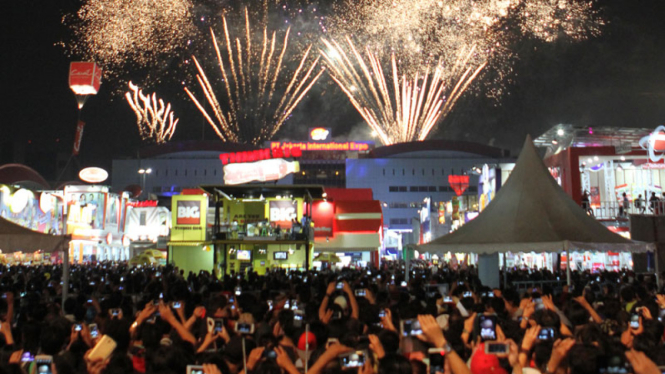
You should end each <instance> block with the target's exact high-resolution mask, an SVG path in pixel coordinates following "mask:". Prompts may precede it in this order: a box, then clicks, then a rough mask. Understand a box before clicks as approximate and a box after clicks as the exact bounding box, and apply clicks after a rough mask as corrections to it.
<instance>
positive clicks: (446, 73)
mask: <svg viewBox="0 0 665 374" xmlns="http://www.w3.org/2000/svg"><path fill="white" fill-rule="evenodd" d="M346 40H347V43H348V48H349V50H350V52H349V53H347V52H345V50H344V48H342V47H341V46H340V45H339V44H338V43H337V42H335V41H334V40H333V41H327V40H324V41H323V43H324V45H325V50H321V54H322V55H323V57H324V59H325V61H326V63H327V65H328V67H329V68H330V69H329V71H330V76H331V77H332V79H333V80H334V81H335V82H337V84H338V85H339V87H340V88H341V89H342V90H343V91H344V93H345V94H346V95H347V97H348V98H349V100H350V101H351V103H352V104H353V106H354V107H355V108H356V110H358V112H359V113H360V114H361V115H362V116H363V118H364V119H365V121H367V124H368V125H369V126H370V127H371V128H372V130H374V131H375V132H376V133H377V135H378V136H379V138H380V139H381V141H382V142H383V144H386V145H389V144H394V143H400V142H409V141H415V140H424V139H426V138H427V135H429V133H430V132H431V131H432V129H433V128H434V126H436V124H437V123H438V122H439V120H441V119H442V118H443V117H445V116H446V115H447V114H448V113H450V111H451V110H452V108H453V107H454V106H455V103H456V102H457V100H458V99H459V98H460V96H462V94H463V93H464V91H465V90H466V89H467V88H468V87H469V85H470V84H471V82H473V80H474V79H475V78H476V77H477V76H478V74H479V73H480V71H482V69H483V68H484V67H485V64H484V63H482V64H479V65H478V66H476V67H474V66H471V65H470V60H471V59H472V57H473V56H474V53H475V51H474V49H473V48H471V49H470V50H468V51H466V53H464V54H462V55H461V56H460V59H458V61H456V62H455V63H454V64H453V65H451V66H450V67H445V68H444V66H443V65H442V63H441V61H439V63H436V64H434V66H433V67H427V68H426V69H425V72H424V73H423V74H422V75H420V74H418V73H416V74H415V75H414V76H413V78H407V76H406V75H402V76H400V75H399V72H398V68H397V61H396V57H395V55H394V54H393V55H392V57H391V59H390V61H391V73H392V74H391V76H392V85H391V84H389V83H388V81H387V79H386V76H385V74H384V71H383V67H382V66H381V62H380V59H379V58H378V57H377V56H376V55H375V54H374V53H373V52H372V51H371V50H370V49H369V48H366V49H365V56H364V57H363V55H362V54H361V53H360V52H358V50H357V48H356V46H355V45H354V43H353V41H352V40H351V38H348V37H347V39H346ZM453 84H454V85H453Z"/></svg>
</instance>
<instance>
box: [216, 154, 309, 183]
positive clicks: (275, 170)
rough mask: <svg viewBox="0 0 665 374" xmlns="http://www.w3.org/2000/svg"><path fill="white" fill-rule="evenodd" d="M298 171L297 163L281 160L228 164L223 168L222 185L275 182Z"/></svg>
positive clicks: (298, 165)
mask: <svg viewBox="0 0 665 374" xmlns="http://www.w3.org/2000/svg"><path fill="white" fill-rule="evenodd" d="M298 171H300V164H299V163H298V161H290V162H289V161H286V160H284V159H282V158H275V159H270V160H262V161H256V162H247V163H242V164H228V165H225V166H224V184H229V185H235V184H243V183H249V182H267V181H275V180H280V179H282V178H284V177H285V176H287V175H289V174H292V173H297V172H298Z"/></svg>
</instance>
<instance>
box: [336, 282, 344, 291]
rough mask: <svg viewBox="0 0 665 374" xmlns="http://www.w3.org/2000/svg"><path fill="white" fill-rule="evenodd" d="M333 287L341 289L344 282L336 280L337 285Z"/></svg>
mask: <svg viewBox="0 0 665 374" xmlns="http://www.w3.org/2000/svg"><path fill="white" fill-rule="evenodd" d="M335 288H336V289H338V290H341V289H342V288H344V283H342V282H337V285H336V286H335Z"/></svg>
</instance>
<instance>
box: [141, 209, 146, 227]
mask: <svg viewBox="0 0 665 374" xmlns="http://www.w3.org/2000/svg"><path fill="white" fill-rule="evenodd" d="M146 222H147V220H146V212H141V214H139V226H145V225H146Z"/></svg>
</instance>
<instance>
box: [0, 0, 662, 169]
mask: <svg viewBox="0 0 665 374" xmlns="http://www.w3.org/2000/svg"><path fill="white" fill-rule="evenodd" d="M599 4H600V8H601V9H602V14H603V15H604V16H605V18H606V19H607V20H608V21H609V23H608V25H607V26H606V27H605V32H604V34H603V35H602V36H600V37H597V38H592V39H590V40H588V41H584V42H580V43H570V42H567V41H561V42H555V43H551V44H545V43H542V42H538V41H534V40H524V41H522V42H520V43H519V45H517V46H516V48H517V49H518V52H519V54H520V59H519V61H517V62H516V66H515V71H516V74H515V75H514V76H512V77H511V79H512V80H513V82H514V83H512V84H509V85H508V86H507V88H508V92H509V93H508V94H507V95H504V96H503V97H502V98H501V100H500V102H498V103H497V102H496V101H493V100H491V99H488V98H486V97H483V96H481V95H477V94H473V93H472V94H470V95H467V96H465V97H464V98H463V99H462V100H461V101H460V102H459V103H458V104H457V107H456V108H455V110H454V111H453V112H452V114H451V115H450V116H449V117H448V118H447V119H446V121H445V122H444V123H442V124H441V125H440V126H439V130H438V131H437V132H435V133H434V134H433V136H432V137H433V138H447V139H458V140H471V141H478V142H480V143H485V144H492V145H495V146H499V147H503V148H508V149H511V150H512V151H513V152H514V153H516V152H517V151H518V150H519V147H520V145H521V143H522V142H523V140H524V136H525V135H526V134H531V135H532V136H538V135H540V134H541V133H542V132H544V131H545V130H547V129H548V128H550V127H552V126H554V125H556V124H559V123H566V124H575V125H581V126H596V127H600V126H616V127H646V128H653V127H656V126H657V125H659V124H663V122H664V121H665V105H664V104H665V68H664V64H665V23H664V22H663V20H664V19H665V1H663V0H644V1H629V0H622V1H620V0H601V1H600V2H599ZM79 5H80V4H79V2H77V1H72V0H55V1H52V0H51V1H49V0H19V1H11V2H5V3H4V4H3V10H2V12H0V27H1V28H2V32H1V33H0V35H1V36H0V38H1V40H2V43H1V44H0V45H1V48H2V58H1V59H0V89H1V90H2V92H3V94H2V96H1V99H0V113H2V116H1V117H0V134H1V135H0V162H2V163H7V162H11V161H23V162H26V163H27V164H28V165H29V166H33V167H35V168H37V169H38V170H39V171H40V172H42V173H43V174H45V175H46V176H47V178H49V177H50V178H52V177H51V174H52V173H53V171H52V170H49V169H51V165H52V163H51V161H52V160H48V159H49V158H52V157H53V152H55V151H57V150H61V151H64V152H67V151H69V150H70V149H71V144H72V140H73V137H74V131H75V126H76V121H77V108H76V101H75V98H74V95H73V93H72V92H71V91H70V89H69V87H68V82H67V78H68V77H67V75H68V67H69V62H70V59H69V58H68V57H66V55H65V53H64V50H63V49H62V48H61V47H59V46H57V45H56V44H57V43H58V42H59V41H62V40H64V39H66V38H67V37H68V35H69V34H68V31H67V28H66V27H65V26H63V25H62V24H61V19H62V16H63V14H65V13H67V12H71V11H75V10H76V9H77V8H78V6H79ZM113 86H114V85H113V82H108V81H107V82H104V83H103V84H102V89H101V92H100V94H99V95H97V96H95V97H92V98H90V99H89V100H88V102H87V103H86V105H85V107H84V109H83V112H82V119H83V120H84V121H85V122H86V129H85V133H84V139H83V145H82V150H81V156H80V162H81V164H83V165H92V164H97V165H102V166H107V167H108V166H110V160H111V159H112V158H113V157H127V156H132V155H136V151H137V149H138V148H139V147H140V146H141V145H142V143H141V140H140V138H139V136H138V130H137V128H136V125H135V117H134V114H133V112H131V110H130V109H129V107H128V105H127V103H126V102H125V101H124V99H123V98H122V97H121V96H120V95H118V94H117V90H115V91H114V87H113ZM181 94H182V93H181V92H180V93H179V94H178V97H177V98H176V99H174V100H172V103H173V106H174V109H175V110H176V114H177V115H178V117H180V119H181V120H180V121H181V122H180V124H179V126H178V130H177V131H176V135H175V137H174V139H175V140H193V139H201V138H202V137H205V138H206V139H209V140H213V139H216V136H215V135H214V133H213V132H212V130H211V129H210V127H209V125H207V124H204V123H203V122H202V116H201V115H200V114H199V112H198V111H196V110H195V108H194V107H193V104H191V103H190V102H189V101H187V100H184V99H182V95H181ZM312 126H326V127H332V128H333V132H334V135H335V136H336V137H338V138H343V137H346V136H349V137H353V138H357V137H366V136H367V135H368V133H369V131H368V130H367V127H366V126H364V125H362V119H361V118H360V116H359V115H357V114H356V112H355V110H354V109H353V107H352V106H351V105H350V103H349V102H348V101H347V100H346V98H345V97H342V96H340V94H339V92H338V90H337V89H336V87H335V86H333V85H331V84H330V81H329V79H327V78H325V79H324V80H323V81H321V84H319V86H318V87H317V88H315V89H313V90H312V91H311V93H310V95H309V98H308V99H306V100H305V101H304V102H303V103H302V105H301V106H300V107H299V110H298V113H295V114H294V116H293V118H291V119H290V120H289V122H287V124H286V125H285V127H284V128H282V130H281V131H280V132H279V133H278V136H277V137H278V138H290V139H302V138H303V137H305V136H306V135H305V134H306V132H305V131H306V128H308V127H312ZM45 159H47V160H45Z"/></svg>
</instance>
